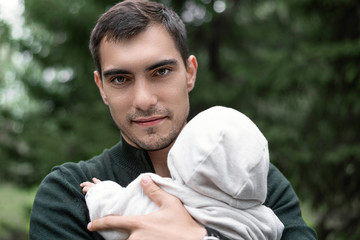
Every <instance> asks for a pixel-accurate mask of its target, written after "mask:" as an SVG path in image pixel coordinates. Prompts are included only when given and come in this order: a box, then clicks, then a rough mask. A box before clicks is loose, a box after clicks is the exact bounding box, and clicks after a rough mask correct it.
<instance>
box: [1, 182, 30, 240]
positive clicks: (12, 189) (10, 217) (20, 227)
mask: <svg viewBox="0 0 360 240" xmlns="http://www.w3.org/2000/svg"><path fill="white" fill-rule="evenodd" d="M35 193H36V189H35V188H34V189H23V188H19V187H17V186H15V185H12V184H0V196H1V197H0V239H2V240H5V239H6V240H11V239H17V240H22V239H28V229H29V217H30V211H31V206H32V203H33V200H34V197H35Z"/></svg>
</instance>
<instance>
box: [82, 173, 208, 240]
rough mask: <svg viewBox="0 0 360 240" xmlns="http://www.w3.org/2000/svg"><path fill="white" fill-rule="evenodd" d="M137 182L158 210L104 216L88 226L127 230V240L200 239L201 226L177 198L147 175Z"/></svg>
mask: <svg viewBox="0 0 360 240" xmlns="http://www.w3.org/2000/svg"><path fill="white" fill-rule="evenodd" d="M141 186H142V188H143V189H144V192H145V193H146V195H147V196H148V197H149V198H150V199H151V200H152V201H154V202H155V203H156V204H157V205H158V206H159V210H158V211H156V212H154V213H151V214H147V215H142V216H106V217H103V218H99V219H96V220H94V221H92V222H91V223H89V225H88V230H90V231H101V230H118V231H122V232H126V233H128V234H129V238H128V239H130V240H131V239H142V240H154V239H156V240H158V239H170V240H173V239H179V240H181V239H184V240H191V239H194V240H201V239H202V238H203V237H204V236H205V234H206V230H205V228H204V227H202V226H201V225H199V224H198V223H197V222H196V221H195V220H194V219H193V218H192V217H191V216H190V214H189V213H188V212H187V211H186V209H185V208H184V206H183V204H182V203H181V201H180V200H179V199H177V198H176V197H174V196H173V195H171V194H169V193H167V192H165V191H163V190H162V189H161V188H159V186H157V185H156V184H155V183H154V182H153V181H152V180H151V178H150V177H149V176H145V177H144V178H143V179H142V180H141ZM134 207H136V206H134Z"/></svg>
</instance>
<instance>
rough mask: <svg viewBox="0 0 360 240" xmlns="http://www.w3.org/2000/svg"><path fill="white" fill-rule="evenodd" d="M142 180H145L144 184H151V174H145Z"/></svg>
mask: <svg viewBox="0 0 360 240" xmlns="http://www.w3.org/2000/svg"><path fill="white" fill-rule="evenodd" d="M141 181H142V182H143V184H145V185H146V184H149V183H150V182H151V178H150V176H148V175H145V176H144V177H143V178H142V179H141Z"/></svg>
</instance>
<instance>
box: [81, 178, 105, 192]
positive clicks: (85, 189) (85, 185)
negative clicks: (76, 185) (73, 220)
mask: <svg viewBox="0 0 360 240" xmlns="http://www.w3.org/2000/svg"><path fill="white" fill-rule="evenodd" d="M92 180H93V182H83V183H81V184H80V187H82V188H83V193H84V194H86V193H87V192H88V191H89V190H90V188H92V187H93V186H94V185H95V184H97V183H99V182H101V181H100V180H99V179H97V178H93V179H92Z"/></svg>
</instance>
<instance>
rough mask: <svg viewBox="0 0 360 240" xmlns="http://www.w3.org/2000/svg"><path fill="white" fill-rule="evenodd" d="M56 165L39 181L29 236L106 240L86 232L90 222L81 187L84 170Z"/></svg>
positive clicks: (33, 237) (31, 239) (53, 239)
mask: <svg viewBox="0 0 360 240" xmlns="http://www.w3.org/2000/svg"><path fill="white" fill-rule="evenodd" d="M75 173H76V171H75V172H74V171H70V170H69V169H67V168H64V167H60V168H55V169H54V170H53V171H52V172H51V173H50V174H49V175H48V176H47V177H46V178H45V179H44V180H43V181H42V183H41V184H40V186H39V188H38V191H37V194H36V197H35V200H34V204H33V208H32V212H31V218H30V232H29V239H30V240H33V239H34V240H35V239H36V240H37V239H52V240H56V239H59V240H60V239H103V238H102V237H101V236H100V235H98V234H97V233H92V232H89V231H87V228H86V227H87V224H88V222H89V218H88V212H87V207H86V204H85V200H84V196H83V194H82V192H81V188H80V186H79V184H80V182H82V181H84V180H86V179H85V177H84V176H81V172H78V173H77V174H75Z"/></svg>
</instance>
